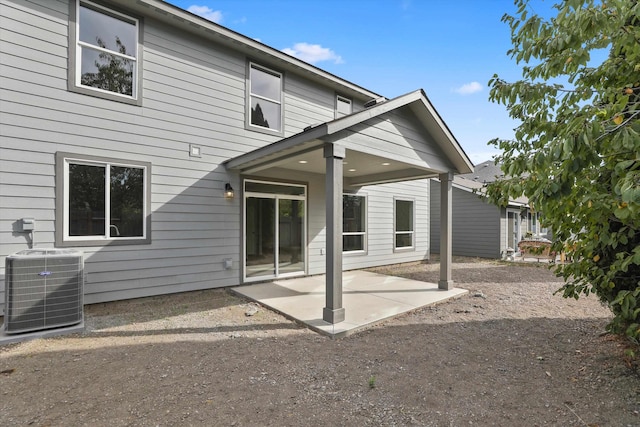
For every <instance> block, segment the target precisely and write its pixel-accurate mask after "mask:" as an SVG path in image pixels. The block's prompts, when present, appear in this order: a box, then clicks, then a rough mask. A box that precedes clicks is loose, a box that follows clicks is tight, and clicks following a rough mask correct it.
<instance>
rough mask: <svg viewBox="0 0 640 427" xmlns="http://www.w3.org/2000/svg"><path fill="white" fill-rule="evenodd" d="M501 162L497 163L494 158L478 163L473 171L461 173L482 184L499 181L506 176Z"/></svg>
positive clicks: (464, 176)
mask: <svg viewBox="0 0 640 427" xmlns="http://www.w3.org/2000/svg"><path fill="white" fill-rule="evenodd" d="M500 166H501V164H496V163H495V161H493V160H487V161H486V162H482V163H479V164H477V165H476V166H475V167H474V169H473V172H472V173H466V174H462V175H460V176H461V177H462V178H465V179H467V180H470V181H476V182H479V183H481V184H484V183H489V182H494V181H497V180H498V179H500V178H503V177H504V172H502V170H501V169H500Z"/></svg>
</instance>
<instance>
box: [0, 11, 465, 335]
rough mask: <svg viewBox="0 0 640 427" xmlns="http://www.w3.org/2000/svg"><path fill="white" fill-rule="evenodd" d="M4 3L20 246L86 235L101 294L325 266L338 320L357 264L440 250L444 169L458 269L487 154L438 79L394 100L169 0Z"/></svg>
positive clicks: (6, 141)
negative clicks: (454, 203) (445, 117)
mask: <svg viewBox="0 0 640 427" xmlns="http://www.w3.org/2000/svg"><path fill="white" fill-rule="evenodd" d="M0 5H1V7H0V26H1V28H0V31H2V34H3V37H2V39H1V40H0V49H1V52H2V66H1V67H2V68H1V70H2V74H1V76H0V78H1V81H2V85H1V88H0V89H1V93H0V96H1V99H2V102H1V103H0V113H1V116H0V120H1V123H0V124H1V126H2V129H1V132H0V159H1V160H2V161H1V162H0V209H1V211H0V243H1V245H0V256H1V257H2V260H3V261H4V258H5V257H6V256H8V255H9V254H12V253H15V252H18V251H22V250H24V249H28V248H30V247H46V248H74V249H79V250H82V251H83V252H84V257H85V270H86V282H85V288H84V290H85V298H84V301H85V303H97V302H104V301H112V300H118V299H126V298H135V297H143V296H150V295H158V294H167V293H174V292H182V291H191V290H198V289H209V288H215V287H223V286H232V285H237V284H240V283H250V282H253V281H262V280H269V279H274V278H282V277H296V276H305V275H314V274H321V273H326V274H327V275H326V277H327V279H326V284H327V298H326V300H327V304H326V307H325V309H324V313H323V318H324V319H325V320H327V321H329V322H333V323H335V322H339V321H340V320H341V319H342V318H343V316H344V309H343V308H342V304H341V292H342V285H341V283H342V282H341V281H342V271H343V270H348V269H357V268H363V267H369V266H375V265H382V264H389V263H400V262H407V261H416V260H423V259H427V258H428V257H429V245H430V231H429V230H430V229H429V223H430V211H429V208H430V204H432V200H430V193H429V178H433V177H439V179H440V180H441V182H444V183H445V186H444V188H445V191H444V192H442V193H443V194H442V196H441V197H442V200H441V201H438V203H440V205H441V206H442V216H441V217H442V218H444V219H445V220H444V221H442V222H441V227H442V230H441V234H440V235H441V236H444V238H443V239H442V245H443V251H442V252H443V253H444V254H445V256H444V257H443V263H442V270H441V281H440V286H441V287H442V288H448V287H449V286H450V285H451V271H450V263H449V262H450V256H447V254H448V253H449V252H450V239H449V238H447V236H448V235H450V232H451V228H450V225H449V223H448V222H447V219H448V218H450V216H451V208H450V207H451V197H452V187H451V184H452V178H453V175H454V174H460V173H470V172H471V171H472V170H473V166H472V164H471V162H470V161H469V159H468V157H467V156H466V154H465V153H464V151H463V150H462V148H461V147H460V145H459V144H458V142H457V141H456V140H455V138H454V136H453V135H452V134H451V132H450V131H449V129H448V128H447V126H446V124H445V123H444V122H443V121H442V119H441V118H440V116H439V115H438V113H437V112H436V110H435V109H434V108H433V106H432V105H431V103H430V102H429V100H428V99H427V97H426V96H425V94H424V93H423V92H422V91H421V90H417V91H415V92H411V93H408V94H406V95H403V96H400V97H398V98H395V99H390V100H387V99H386V98H383V97H382V96H381V95H379V94H377V93H374V92H372V91H370V90H367V89H365V88H362V87H360V86H358V85H356V84H354V83H351V82H349V81H346V80H343V79H341V78H339V77H337V76H335V75H332V74H330V73H328V72H325V71H323V70H321V69H319V68H316V67H314V66H312V65H309V64H307V63H305V62H303V61H300V60H298V59H295V58H293V57H291V56H288V55H286V54H284V53H282V52H280V51H278V50H275V49H273V48H271V47H269V46H266V45H264V44H262V43H260V42H258V41H256V40H253V39H250V38H248V37H245V36H243V35H240V34H238V33H236V32H233V31H231V30H229V29H227V28H224V27H222V26H219V25H217V24H214V23H212V22H209V21H207V20H205V19H203V18H200V17H198V16H195V15H193V14H191V13H189V12H187V11H185V10H182V9H180V8H177V7H174V6H172V5H169V4H167V3H165V2H163V1H159V0H137V1H135V2H131V1H128V0H109V1H106V0H105V1H84V0H58V1H50V0H31V1H26V0H0ZM25 220H26V221H25ZM25 223H31V224H33V230H29V228H31V227H23V226H24V224H25ZM2 267H4V262H3V263H2ZM3 276H4V272H3V271H0V277H3ZM0 290H4V281H3V282H2V283H0ZM3 300H4V298H3V295H0V301H3Z"/></svg>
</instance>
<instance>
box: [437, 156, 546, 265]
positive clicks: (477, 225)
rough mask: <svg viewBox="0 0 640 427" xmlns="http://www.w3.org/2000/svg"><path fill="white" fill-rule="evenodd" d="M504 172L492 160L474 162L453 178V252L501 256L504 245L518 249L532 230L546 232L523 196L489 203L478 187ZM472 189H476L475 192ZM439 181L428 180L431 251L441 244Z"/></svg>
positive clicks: (504, 252) (496, 178) (533, 233)
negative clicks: (467, 170) (498, 203)
mask: <svg viewBox="0 0 640 427" xmlns="http://www.w3.org/2000/svg"><path fill="white" fill-rule="evenodd" d="M503 176H504V175H503V173H502V171H501V170H500V166H499V165H496V164H495V163H494V162H493V160H489V161H486V162H484V163H480V164H478V165H476V166H475V168H474V172H473V173H470V174H461V175H459V176H456V177H454V179H453V222H452V224H453V248H452V252H453V254H454V255H460V256H474V257H482V258H500V257H503V256H504V255H505V254H506V250H507V248H511V249H513V250H514V251H517V250H518V242H519V241H520V240H521V239H522V238H523V237H525V236H526V235H527V233H531V234H532V235H535V236H541V235H545V234H546V229H543V228H541V225H540V214H539V213H537V212H532V210H531V209H530V207H529V201H528V199H527V198H526V197H519V198H518V199H515V200H510V201H509V204H508V206H507V207H506V208H505V207H498V206H495V205H493V204H490V203H489V202H488V201H487V199H486V197H484V196H483V195H482V192H481V191H480V190H481V189H482V187H483V185H484V184H486V183H489V182H493V181H496V180H498V179H500V178H502V177H503ZM474 190H475V191H476V192H474ZM439 198H440V182H439V181H437V180H432V182H431V200H432V203H431V205H430V212H431V252H434V253H437V252H439V247H440V246H439V245H440V228H439V225H440V220H439V218H440V203H439V200H440V199H439Z"/></svg>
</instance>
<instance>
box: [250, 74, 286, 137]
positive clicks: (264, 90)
mask: <svg viewBox="0 0 640 427" xmlns="http://www.w3.org/2000/svg"><path fill="white" fill-rule="evenodd" d="M248 103H249V109H250V110H249V114H248V115H249V128H251V129H258V130H265V131H269V132H275V133H278V134H281V133H282V74H280V73H278V72H276V71H273V70H269V69H267V68H265V67H262V66H259V65H256V64H253V63H250V64H249V102H248Z"/></svg>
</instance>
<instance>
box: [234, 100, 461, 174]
mask: <svg viewBox="0 0 640 427" xmlns="http://www.w3.org/2000/svg"><path fill="white" fill-rule="evenodd" d="M391 112H401V113H400V114H404V115H406V114H408V112H411V114H412V115H413V116H415V117H416V118H417V121H418V122H419V123H420V126H422V127H423V129H424V130H425V131H426V134H428V135H429V137H430V140H432V141H433V143H434V145H435V146H436V147H437V149H438V150H439V152H441V153H442V155H443V157H444V158H445V159H446V161H445V163H446V164H445V163H442V162H434V163H433V164H430V162H429V161H430V160H434V159H435V157H433V158H431V159H428V158H425V156H420V155H418V156H414V158H407V157H406V156H403V155H401V154H396V153H394V152H389V151H388V150H387V151H384V152H382V151H379V150H376V148H375V147H366V153H364V152H363V147H358V146H357V145H355V144H351V143H350V142H349V141H348V138H346V137H345V131H351V132H352V133H358V132H359V130H358V129H357V128H358V126H360V125H363V124H366V123H370V122H371V120H372V119H376V118H382V117H386V115H387V113H391ZM326 143H340V144H341V145H344V146H345V148H346V149H347V150H352V151H356V152H361V153H362V155H365V156H366V155H368V156H372V157H377V158H380V159H392V160H394V161H396V162H398V164H399V167H398V168H397V169H396V170H394V171H393V173H389V174H387V175H384V176H382V175H381V174H376V176H378V178H379V179H376V180H374V181H367V182H366V183H368V184H370V183H379V182H392V181H399V180H404V179H418V178H426V177H433V176H437V175H438V174H439V173H444V172H454V173H470V172H471V171H473V164H472V163H471V160H470V159H469V157H468V156H467V154H466V153H465V152H464V150H463V149H462V147H461V146H460V144H459V143H458V141H457V140H456V139H455V137H454V136H453V134H452V133H451V131H450V130H449V128H448V127H447V126H446V124H445V123H444V121H443V120H442V118H441V117H440V116H439V115H438V113H437V112H436V111H435V109H434V108H433V106H432V105H431V103H430V102H429V100H428V99H427V97H426V95H425V93H424V92H423V91H422V90H417V91H414V92H410V93H407V94H405V95H402V96H399V97H397V98H394V99H390V100H388V101H384V102H381V103H378V104H376V105H374V106H372V107H369V108H368V109H365V110H362V111H359V112H356V113H353V114H350V115H348V116H344V117H341V118H338V119H335V120H331V121H329V122H325V123H321V124H318V125H315V126H310V127H308V128H306V129H305V130H304V131H303V132H300V133H298V134H295V135H293V136H290V137H288V138H284V139H282V140H280V141H277V142H274V143H272V144H269V145H267V146H264V147H261V148H258V149H256V150H253V151H251V152H249V153H246V154H242V155H240V156H238V157H235V158H233V159H229V160H227V161H226V162H225V166H226V168H227V169H230V170H238V171H240V172H243V173H249V172H251V173H253V172H255V171H258V170H260V169H264V168H267V167H272V166H273V165H275V164H278V163H279V162H281V161H282V160H286V159H289V158H291V157H293V156H296V155H298V154H302V153H307V152H309V151H312V150H317V149H320V148H321V147H322V146H324V145H325V144H326ZM370 178H371V179H373V177H370ZM360 183H361V185H364V182H362V181H360Z"/></svg>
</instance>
